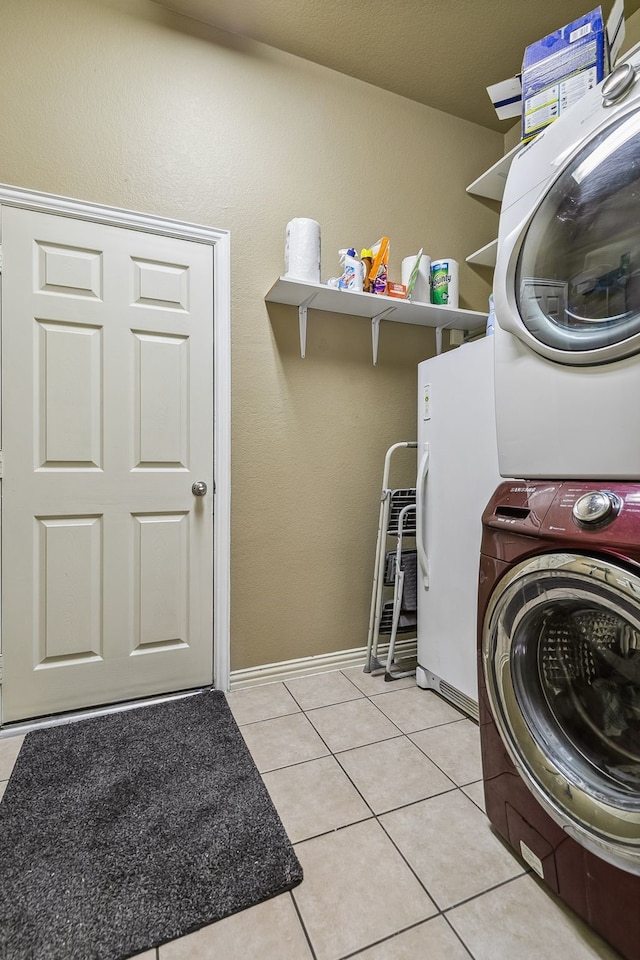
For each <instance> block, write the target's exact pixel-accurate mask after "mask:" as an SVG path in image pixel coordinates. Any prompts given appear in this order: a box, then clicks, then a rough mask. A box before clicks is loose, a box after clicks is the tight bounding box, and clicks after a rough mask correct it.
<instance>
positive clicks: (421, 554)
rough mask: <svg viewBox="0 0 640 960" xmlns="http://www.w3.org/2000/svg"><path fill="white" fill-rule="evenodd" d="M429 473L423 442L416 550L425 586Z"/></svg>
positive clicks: (427, 583)
mask: <svg viewBox="0 0 640 960" xmlns="http://www.w3.org/2000/svg"><path fill="white" fill-rule="evenodd" d="M428 473H429V444H428V443H425V445H424V452H423V454H422V456H421V458H420V464H419V466H418V479H417V483H416V550H417V553H418V563H419V564H420V569H421V570H422V582H423V585H424V586H425V587H428V586H429V558H428V556H427V551H426V549H425V543H424V537H423V530H424V518H425V515H426V511H425V506H426V504H425V487H426V483H427V474H428Z"/></svg>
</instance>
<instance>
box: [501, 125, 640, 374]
mask: <svg viewBox="0 0 640 960" xmlns="http://www.w3.org/2000/svg"><path fill="white" fill-rule="evenodd" d="M639 218H640V111H638V110H634V111H633V112H632V113H629V114H627V115H626V116H623V117H621V118H619V119H618V120H617V121H615V122H614V123H612V124H610V125H609V126H608V127H607V128H606V129H605V130H603V131H602V132H601V133H600V134H598V135H597V136H595V137H594V138H593V139H592V140H590V141H589V144H588V145H587V146H586V147H584V148H583V149H582V150H581V151H579V152H578V154H577V155H576V156H575V157H574V159H573V160H572V161H571V163H570V164H569V165H568V166H567V168H566V169H565V170H564V171H563V172H562V174H561V175H560V177H559V178H558V179H557V180H556V182H555V183H554V185H553V187H552V188H551V190H550V191H549V193H547V194H546V196H545V197H544V199H543V200H542V202H541V204H540V206H539V207H538V209H537V210H536V211H535V213H534V215H533V217H532V219H531V222H530V224H529V226H528V228H527V231H526V234H525V237H524V241H523V244H522V247H521V249H520V254H519V257H518V263H517V268H516V298H517V304H518V310H519V313H520V316H521V318H522V322H523V323H524V325H525V327H526V328H527V330H528V331H529V332H530V333H531V335H532V336H533V337H534V338H535V339H536V340H538V341H540V342H541V343H543V344H546V345H547V346H550V347H554V348H556V349H559V350H563V351H568V352H582V351H585V350H595V349H599V348H602V347H606V346H610V345H612V344H621V343H624V342H625V341H628V340H629V339H630V338H632V337H635V336H636V335H637V334H638V333H640V231H638V219H639ZM636 349H638V350H640V343H637V344H636V343H635V341H634V342H633V343H630V344H627V349H626V350H624V349H623V350H622V351H615V358H617V357H620V356H627V355H629V354H631V353H634V352H635V351H636ZM611 359H614V357H611Z"/></svg>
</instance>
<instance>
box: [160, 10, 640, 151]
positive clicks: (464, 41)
mask: <svg viewBox="0 0 640 960" xmlns="http://www.w3.org/2000/svg"><path fill="white" fill-rule="evenodd" d="M157 2H158V3H161V4H162V6H165V7H168V8H170V9H172V10H176V11H178V12H179V13H183V14H185V15H186V16H189V17H193V18H195V19H196V20H202V21H204V22H205V23H210V24H213V25H215V26H217V27H220V28H222V29H223V30H227V31H229V32H231V33H235V34H239V35H241V36H243V37H251V38H252V39H254V40H259V41H260V42H262V43H266V44H269V45H270V46H272V47H277V48H279V49H280V50H285V51H287V52H288V53H292V54H294V55H295V56H298V57H303V58H304V59H305V60H311V61H313V62H315V63H319V64H322V65H323V66H325V67H330V68H331V69H333V70H338V71H339V72H340V73H345V74H347V75H348V76H351V77H357V78H358V79H359V80H365V81H367V82H368V83H372V84H374V85H375V86H378V87H382V88H383V89H385V90H390V91H392V92H393V93H397V94H400V95H401V96H403V97H408V98H409V99H411V100H417V101H418V102H419V103H425V104H427V105H428V106H431V107H436V108H437V109H439V110H444V111H445V112H446V113H451V114H453V115H454V116H456V117H462V118H464V119H466V120H471V121H473V122H474V123H479V124H481V125H482V126H485V127H490V128H491V129H493V130H500V131H502V132H506V130H508V129H509V127H510V126H512V125H513V122H514V121H513V120H506V121H505V120H502V121H501V120H498V119H497V117H496V115H495V112H494V109H493V106H492V104H491V101H490V99H489V96H488V94H487V91H486V88H487V86H489V85H491V84H493V83H498V82H499V81H500V80H506V79H507V78H508V77H511V76H513V75H514V74H516V73H519V72H520V67H521V63H522V54H523V51H524V48H525V47H526V46H527V45H528V44H530V43H533V42H534V41H536V40H538V39H540V38H541V37H543V36H545V35H546V34H548V33H551V32H552V31H554V30H557V29H559V28H560V27H562V26H564V25H565V24H566V23H570V22H571V21H572V20H575V19H576V18H577V17H579V16H582V15H583V14H585V13H588V12H589V10H590V9H593V7H592V6H591V2H590V0H392V2H387V0H384V2H383V0H266V2H265V0H231V2H230V0H157ZM612 5H613V0H604V2H602V4H601V6H602V12H603V14H604V17H605V19H606V17H607V16H608V15H609V12H610V10H611V7H612ZM594 6H595V4H594ZM639 8H640V0H625V11H626V16H627V19H628V18H629V17H630V16H631V14H632V13H635V11H636V10H638V9H639Z"/></svg>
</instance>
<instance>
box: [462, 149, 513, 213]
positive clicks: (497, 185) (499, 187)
mask: <svg viewBox="0 0 640 960" xmlns="http://www.w3.org/2000/svg"><path fill="white" fill-rule="evenodd" d="M522 146H523V144H521V143H517V144H516V145H515V147H513V148H512V149H511V150H509V153H505V155H504V157H500V159H499V160H498V161H496V163H494V165H493V166H492V167H489V169H488V170H485V172H484V173H481V174H480V176H479V177H478V179H477V180H474V181H473V183H470V184H469V186H468V187H467V193H473V194H475V196H476V197H488V198H489V199H490V200H502V197H503V195H504V188H505V184H506V182H507V175H508V173H509V169H510V167H511V164H512V162H513V158H514V157H515V155H516V154H517V153H518V151H519V150H520V149H521V148H522Z"/></svg>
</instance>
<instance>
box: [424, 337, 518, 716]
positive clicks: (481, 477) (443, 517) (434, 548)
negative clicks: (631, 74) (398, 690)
mask: <svg viewBox="0 0 640 960" xmlns="http://www.w3.org/2000/svg"><path fill="white" fill-rule="evenodd" d="M493 366H494V365H493V338H492V337H487V338H484V339H482V340H477V341H475V342H472V343H467V344H463V345H462V346H461V347H458V348H457V349H455V350H451V351H449V352H447V353H444V354H440V355H439V356H437V357H433V358H432V359H430V360H425V361H423V362H422V363H421V364H419V366H418V461H419V463H421V464H423V465H424V462H425V456H424V454H425V451H426V450H427V445H428V471H427V473H426V479H425V480H424V483H423V484H422V488H423V489H424V497H423V499H422V500H421V502H419V504H418V518H419V524H420V534H421V538H422V541H423V543H424V546H425V550H426V554H427V557H428V574H429V578H428V579H429V584H428V586H425V585H424V579H423V577H422V576H421V575H420V571H419V574H418V670H417V680H418V684H419V685H420V686H423V687H427V686H429V687H434V688H435V689H439V690H440V692H441V693H443V694H444V695H445V696H448V694H449V692H450V691H449V688H452V689H453V692H454V696H453V697H451V696H449V699H453V700H454V702H456V697H455V693H456V692H457V693H460V694H462V695H463V696H462V698H460V703H461V705H463V706H464V701H465V699H466V700H469V701H471V702H472V703H473V704H474V705H476V709H477V697H478V687H477V677H476V649H477V647H476V644H477V637H476V629H477V627H476V617H477V609H476V607H477V584H478V563H479V556H480V538H481V533H482V522H481V518H482V512H483V510H484V508H485V506H486V504H487V502H488V500H489V498H490V497H491V494H492V493H493V491H494V490H495V488H496V487H497V485H498V483H499V482H500V476H499V471H498V456H497V445H496V430H495V403H494V376H493ZM427 386H428V387H429V393H428V403H426V402H425V392H426V391H425V387H427ZM420 489H421V484H420V477H419V478H418V490H420ZM441 682H443V683H441ZM472 712H473V711H472Z"/></svg>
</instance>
